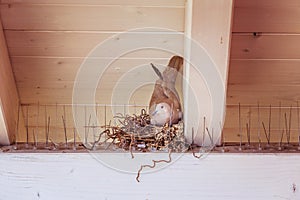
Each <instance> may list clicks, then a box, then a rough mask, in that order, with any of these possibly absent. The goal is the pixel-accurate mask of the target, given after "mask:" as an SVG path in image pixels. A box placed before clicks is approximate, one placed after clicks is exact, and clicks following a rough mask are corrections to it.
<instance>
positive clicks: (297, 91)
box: [227, 85, 300, 104]
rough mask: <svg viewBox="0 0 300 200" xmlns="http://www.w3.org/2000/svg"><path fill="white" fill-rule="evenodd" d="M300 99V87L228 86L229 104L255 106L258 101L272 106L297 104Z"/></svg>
mask: <svg viewBox="0 0 300 200" xmlns="http://www.w3.org/2000/svg"><path fill="white" fill-rule="evenodd" d="M291 91H293V92H291ZM299 99H300V87H299V85H292V86H291V85H280V86H278V85H268V86H259V85H257V86H256V85H255V86H251V85H249V86H247V85H244V86H240V85H229V86H228V94H227V102H228V103H229V104H237V103H239V102H242V103H244V104H254V103H255V102H257V101H259V102H261V103H263V104H270V103H277V102H279V101H286V102H296V101H297V100H299Z"/></svg>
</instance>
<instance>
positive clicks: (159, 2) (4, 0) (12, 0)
mask: <svg viewBox="0 0 300 200" xmlns="http://www.w3.org/2000/svg"><path fill="white" fill-rule="evenodd" d="M0 3H1V4H62V5H64V4H76V5H106V6H107V5H115V6H119V5H124V6H142V7H147V6H159V7H183V6H184V4H185V1H184V0H151V1H147V0H126V1H124V0H101V1H99V0H85V1H81V0H0Z"/></svg>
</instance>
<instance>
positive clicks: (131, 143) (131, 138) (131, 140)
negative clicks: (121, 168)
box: [129, 134, 134, 159]
mask: <svg viewBox="0 0 300 200" xmlns="http://www.w3.org/2000/svg"><path fill="white" fill-rule="evenodd" d="M133 141H134V136H133V134H131V135H130V145H129V150H130V155H131V158H132V159H134V155H133V153H132V145H133Z"/></svg>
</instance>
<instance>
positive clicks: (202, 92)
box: [184, 0, 233, 145]
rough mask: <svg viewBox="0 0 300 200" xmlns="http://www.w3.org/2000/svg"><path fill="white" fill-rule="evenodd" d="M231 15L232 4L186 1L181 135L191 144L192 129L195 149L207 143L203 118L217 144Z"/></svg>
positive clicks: (228, 1) (226, 1)
mask: <svg viewBox="0 0 300 200" xmlns="http://www.w3.org/2000/svg"><path fill="white" fill-rule="evenodd" d="M232 12H233V0H214V1H211V0H201V1H199V0H194V1H192V0H189V1H187V7H186V13H188V14H186V16H188V17H186V27H185V29H186V34H187V37H190V38H191V39H190V40H186V44H185V47H186V48H185V54H186V59H187V61H190V63H187V62H186V63H187V65H186V67H185V71H184V75H185V77H186V81H185V82H184V111H185V113H184V119H185V127H186V130H185V132H186V133H185V135H186V137H187V139H188V141H189V142H191V141H192V139H191V132H192V131H191V129H192V128H194V130H195V140H194V142H195V143H196V144H199V145H202V144H204V145H208V144H210V142H211V141H210V139H209V136H208V134H207V133H205V135H206V136H205V137H203V129H204V125H203V124H204V122H203V121H204V117H205V118H206V123H205V124H206V125H205V127H207V128H208V129H209V131H210V134H211V135H213V142H214V143H220V141H221V140H220V139H221V137H220V136H221V129H222V127H223V124H224V119H225V104H226V87H227V73H228V67H229V50H230V39H231V24H232ZM212 129H213V130H214V133H213V134H212V132H213V130H212Z"/></svg>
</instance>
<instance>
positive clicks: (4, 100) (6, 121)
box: [0, 18, 19, 145]
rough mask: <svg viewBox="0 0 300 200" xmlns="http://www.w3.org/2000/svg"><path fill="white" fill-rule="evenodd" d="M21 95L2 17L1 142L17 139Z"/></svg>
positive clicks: (0, 27) (3, 143) (0, 54)
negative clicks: (18, 90)
mask: <svg viewBox="0 0 300 200" xmlns="http://www.w3.org/2000/svg"><path fill="white" fill-rule="evenodd" d="M18 105H19V97H18V92H17V87H16V83H15V79H14V75H13V72H12V68H11V63H10V59H9V55H8V50H7V46H6V41H5V37H4V32H3V27H2V22H1V18H0V144H1V145H8V144H11V143H13V142H14V141H15V140H16V133H17V130H16V128H17V126H16V123H17V115H18Z"/></svg>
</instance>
